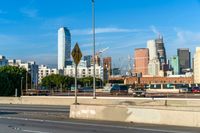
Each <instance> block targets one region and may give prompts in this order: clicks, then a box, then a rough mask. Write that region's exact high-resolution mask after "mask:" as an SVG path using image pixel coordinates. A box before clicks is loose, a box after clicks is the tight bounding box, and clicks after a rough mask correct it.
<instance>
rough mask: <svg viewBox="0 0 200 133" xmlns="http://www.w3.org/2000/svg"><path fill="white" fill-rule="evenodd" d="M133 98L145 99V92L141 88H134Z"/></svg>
mask: <svg viewBox="0 0 200 133" xmlns="http://www.w3.org/2000/svg"><path fill="white" fill-rule="evenodd" d="M133 96H134V97H145V96H146V90H145V89H143V88H135V89H134V90H133Z"/></svg>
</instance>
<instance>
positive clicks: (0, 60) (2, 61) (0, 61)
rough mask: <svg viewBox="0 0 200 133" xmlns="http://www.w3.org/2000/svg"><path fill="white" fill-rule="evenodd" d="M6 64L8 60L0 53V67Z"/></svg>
mask: <svg viewBox="0 0 200 133" xmlns="http://www.w3.org/2000/svg"><path fill="white" fill-rule="evenodd" d="M6 65H8V60H7V59H6V57H5V56H3V55H0V67H1V66H6Z"/></svg>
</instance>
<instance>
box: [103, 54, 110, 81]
mask: <svg viewBox="0 0 200 133" xmlns="http://www.w3.org/2000/svg"><path fill="white" fill-rule="evenodd" d="M111 63H112V58H111V57H106V58H103V77H104V78H103V79H104V80H108V78H109V77H110V75H111V71H112V64H111Z"/></svg>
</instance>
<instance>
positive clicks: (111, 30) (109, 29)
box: [71, 27, 143, 35]
mask: <svg viewBox="0 0 200 133" xmlns="http://www.w3.org/2000/svg"><path fill="white" fill-rule="evenodd" d="M140 31H143V30H139V29H124V28H114V27H105V28H95V33H96V34H100V33H123V32H140ZM71 32H72V34H74V35H90V34H92V33H93V32H92V29H76V30H72V31H71Z"/></svg>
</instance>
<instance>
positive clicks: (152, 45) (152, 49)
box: [147, 40, 158, 60]
mask: <svg viewBox="0 0 200 133" xmlns="http://www.w3.org/2000/svg"><path fill="white" fill-rule="evenodd" d="M147 48H148V49H149V60H153V59H158V53H157V48H156V42H155V40H148V41H147Z"/></svg>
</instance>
